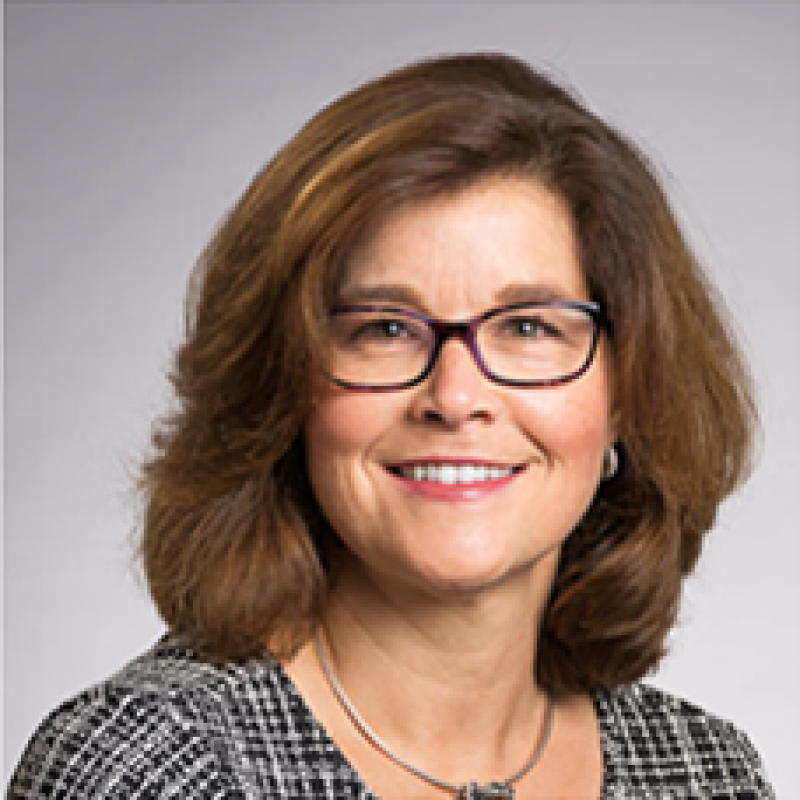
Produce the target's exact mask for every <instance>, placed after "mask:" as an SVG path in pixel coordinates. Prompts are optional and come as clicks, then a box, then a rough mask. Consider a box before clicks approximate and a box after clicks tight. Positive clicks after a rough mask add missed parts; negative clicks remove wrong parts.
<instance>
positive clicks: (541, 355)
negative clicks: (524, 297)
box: [478, 305, 595, 382]
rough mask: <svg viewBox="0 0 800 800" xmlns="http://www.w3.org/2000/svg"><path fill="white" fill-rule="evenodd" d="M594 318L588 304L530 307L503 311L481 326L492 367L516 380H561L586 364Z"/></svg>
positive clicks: (482, 343) (484, 351)
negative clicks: (582, 305) (587, 306)
mask: <svg viewBox="0 0 800 800" xmlns="http://www.w3.org/2000/svg"><path fill="white" fill-rule="evenodd" d="M594 332H595V327H594V320H593V318H592V316H591V314H590V313H589V312H588V311H587V310H586V309H583V308H580V307H572V306H566V305H530V306H523V307H516V308H513V309H508V310H505V311H500V312H498V313H496V314H493V315H492V316H491V317H489V318H488V319H486V320H485V321H484V322H483V324H482V325H481V326H480V328H479V330H478V349H479V350H480V352H481V355H482V356H483V360H484V363H485V365H486V368H487V369H488V370H489V371H490V372H491V373H493V374H494V375H496V376H497V377H499V378H503V379H505V380H510V381H542V382H549V381H558V380H563V379H564V378H568V377H570V376H572V375H574V374H575V373H577V372H579V371H580V370H581V369H583V368H584V366H585V365H586V363H587V361H588V360H589V357H590V355H591V353H592V347H593V344H594Z"/></svg>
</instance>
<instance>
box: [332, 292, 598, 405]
mask: <svg viewBox="0 0 800 800" xmlns="http://www.w3.org/2000/svg"><path fill="white" fill-rule="evenodd" d="M520 308H570V309H575V310H577V311H583V312H585V313H586V314H588V315H589V316H590V317H591V318H592V345H591V347H590V348H589V353H588V355H587V356H586V360H585V361H584V362H583V364H582V365H581V366H580V367H579V368H578V369H576V370H575V371H574V372H571V373H569V374H568V375H563V376H561V377H558V378H550V379H547V380H535V381H521V380H512V379H509V378H501V377H500V376H499V375H495V374H494V373H493V372H492V371H491V370H490V369H489V368H488V367H487V366H486V363H485V362H484V360H483V357H482V356H481V352H480V350H479V349H478V342H477V331H478V327H479V326H480V325H482V324H483V323H484V322H485V321H486V320H487V319H491V318H492V317H494V316H496V315H497V314H501V313H503V312H505V311H515V310H517V309H520ZM351 311H367V312H369V311H389V312H391V313H393V314H400V315H401V316H404V317H410V318H411V319H416V320H419V321H420V322H424V323H425V324H426V325H427V326H428V327H429V328H430V329H431V330H432V331H433V335H434V337H435V341H434V345H433V350H432V351H431V355H430V358H429V359H428V363H427V364H426V365H425V368H424V369H423V370H422V372H420V374H419V375H417V377H416V378H412V379H411V380H409V381H405V382H403V383H388V384H378V385H373V384H366V383H351V382H350V381H344V380H341V379H340V378H336V377H335V376H333V375H328V380H330V381H331V382H332V383H335V384H336V385H337V386H342V387H343V388H345V389H351V390H353V391H356V392H394V391H398V390H400V389H409V388H411V387H412V386H417V385H418V384H420V383H422V381H424V380H425V379H426V378H427V377H428V375H430V374H431V372H432V370H433V368H434V366H435V364H436V361H437V360H438V358H439V354H440V353H441V351H442V347H444V343H445V342H446V341H447V340H448V339H450V338H451V337H453V336H455V337H456V338H458V339H461V341H462V342H464V344H465V345H466V346H467V348H468V349H469V352H470V353H471V355H472V358H473V360H474V361H475V363H476V364H477V365H478V368H479V369H480V371H481V373H482V374H483V375H485V376H486V377H487V378H488V379H489V380H490V381H493V382H494V383H497V384H500V385H501V386H516V387H518V388H534V387H538V386H560V385H561V384H564V383H569V382H570V381H573V380H575V379H576V378H579V377H580V376H581V375H583V373H584V372H586V370H587V369H589V366H590V365H591V363H592V361H593V360H594V355H595V352H596V350H597V334H598V332H599V330H600V329H601V328H602V329H604V330H608V329H609V328H610V324H609V321H608V317H607V316H606V313H605V312H604V311H603V309H602V307H601V306H600V305H599V304H598V303H591V302H584V301H581V300H550V301H546V302H540V303H514V304H512V305H509V306H501V307H499V308H492V309H489V311H485V312H484V313H483V314H480V315H479V316H477V317H474V318H473V319H468V320H464V321H463V322H446V321H445V320H441V319H436V318H435V317H429V316H428V315H427V314H423V313H421V312H419V311H412V310H410V309H408V308H396V307H393V306H384V305H343V306H335V307H334V308H333V309H331V314H332V315H335V314H342V313H348V312H351Z"/></svg>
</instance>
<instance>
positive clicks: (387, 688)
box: [285, 178, 614, 798]
mask: <svg viewBox="0 0 800 800" xmlns="http://www.w3.org/2000/svg"><path fill="white" fill-rule="evenodd" d="M387 291H390V292H391V293H394V294H397V292H402V294H403V296H404V298H405V303H404V305H407V306H409V307H411V308H414V309H416V310H420V311H423V312H425V313H428V314H430V315H432V316H436V317H439V318H441V319H447V320H461V319H466V318H469V317H472V316H475V315H477V314H480V313H482V312H484V311H485V310H487V309H489V308H492V307H496V306H498V305H503V304H505V303H507V302H510V301H513V300H515V299H518V297H519V296H520V293H523V294H524V295H525V297H528V296H530V297H536V296H542V295H548V296H550V295H555V296H558V297H563V298H565V299H575V300H586V299H589V298H588V295H587V289H586V285H585V281H584V278H583V274H582V271H581V268H580V264H579V261H578V255H577V246H576V242H575V237H574V233H573V229H572V225H571V221H570V218H569V216H568V214H567V212H566V210H565V208H564V206H563V204H562V203H561V202H560V200H559V199H558V198H557V197H555V196H554V195H552V194H550V193H549V192H548V191H546V190H545V189H544V188H542V187H541V186H539V185H538V184H536V183H535V182H533V181H528V180H523V179H512V178H504V179H499V178H497V179H491V180H485V181H483V182H481V183H479V184H477V185H476V186H473V187H471V188H469V189H467V190H465V191H463V192H461V193H459V194H456V195H455V196H450V197H447V198H443V199H437V200H436V201H432V202H430V203H427V204H424V205H419V206H414V207H411V208H408V209H404V210H402V211H399V212H398V213H397V214H395V215H394V216H393V217H392V218H390V219H389V220H388V222H387V223H386V224H385V225H384V226H383V227H382V228H381V229H380V230H379V231H378V233H377V234H376V235H375V237H373V239H372V240H370V241H369V242H368V243H367V244H366V245H365V246H364V247H362V248H361V249H360V250H359V251H358V252H357V253H356V254H355V256H354V258H353V259H352V263H351V265H350V268H349V270H348V274H347V277H346V280H345V282H344V285H343V287H342V297H343V298H344V299H345V300H350V299H351V298H358V297H361V296H362V295H363V294H364V292H368V293H369V294H370V295H374V294H375V292H387ZM613 440H614V431H613V426H612V423H611V401H610V382H609V368H608V363H607V354H606V350H605V346H604V342H603V341H602V337H601V341H600V343H599V347H598V351H597V354H596V356H595V360H594V362H593V363H592V366H591V367H590V368H589V370H588V371H587V372H586V373H585V374H584V375H583V376H581V377H580V378H578V379H577V380H575V381H573V382H571V383H568V384H565V385H562V386H558V387H549V388H536V389H521V388H510V387H504V386H499V385H497V384H495V383H492V382H491V381H489V380H488V379H487V378H485V377H484V376H483V375H482V374H481V372H480V371H479V369H478V367H477V366H476V364H475V362H474V361H473V360H472V357H471V355H470V353H469V351H468V349H467V348H466V346H465V345H464V344H463V343H462V342H460V341H458V340H454V339H451V340H450V341H448V343H447V344H446V345H445V346H444V349H443V351H442V353H441V355H440V358H439V361H438V362H437V365H436V367H435V369H434V371H433V373H432V374H431V376H430V377H429V378H428V379H427V380H426V381H425V382H424V383H422V384H420V385H419V386H415V387H412V388H409V389H405V390H402V391H394V392H386V393H359V392H353V391H349V390H347V389H342V388H340V387H337V386H335V385H333V384H332V383H330V382H329V381H327V380H325V379H321V380H320V381H319V383H318V387H317V391H316V396H315V399H314V407H313V411H312V414H311V417H310V420H309V423H308V427H307V431H306V447H307V460H308V469H309V475H310V479H311V483H312V486H313V489H314V492H315V494H316V497H317V499H318V501H319V503H320V507H321V508H322V510H323V512H324V513H325V515H326V516H327V518H328V520H329V521H330V523H331V525H332V526H333V528H334V529H335V530H336V531H337V532H338V533H339V535H340V537H341V538H342V540H343V541H344V542H345V544H346V545H347V550H348V556H347V558H346V559H345V561H344V563H343V565H342V567H341V570H340V572H339V573H338V574H337V578H336V581H335V584H334V587H333V589H332V592H331V595H330V598H329V602H328V605H327V607H326V612H325V621H324V626H323V629H324V636H325V641H326V646H327V648H328V652H329V658H330V660H331V662H332V665H333V669H334V671H335V673H336V675H337V677H338V679H339V681H340V682H341V684H342V686H343V687H344V689H345V691H346V692H347V693H348V695H349V697H350V698H351V700H352V701H353V703H354V704H355V706H356V708H358V709H359V711H360V713H361V714H362V716H363V717H364V718H365V719H366V720H367V722H368V723H369V724H370V726H371V727H372V728H373V730H375V731H376V732H377V733H378V735H379V736H380V737H381V738H382V739H383V740H384V741H385V742H387V743H388V744H389V745H390V746H391V747H392V749H394V750H395V752H397V753H399V754H401V755H402V756H403V757H404V758H406V759H407V760H409V761H411V762H412V763H414V764H415V765H416V766H418V767H420V768H422V769H424V770H425V771H427V772H430V773H431V774H433V775H436V776H437V777H440V778H442V779H444V780H448V781H452V782H464V781H468V780H472V779H474V780H479V781H481V782H487V781H489V780H496V779H502V778H506V777H508V776H510V775H511V774H513V773H515V772H516V771H517V770H518V769H519V768H520V767H521V766H522V765H523V764H524V763H525V762H526V761H527V759H528V758H529V757H530V755H531V753H532V752H533V750H534V749H535V746H536V744H537V742H538V739H539V737H540V735H541V728H542V721H543V718H544V713H545V707H546V697H545V693H544V692H543V690H542V689H541V687H539V686H537V684H536V682H535V680H534V677H533V676H534V668H533V665H534V663H535V658H536V648H537V631H538V628H539V623H540V620H541V616H542V614H543V611H544V608H545V606H546V603H547V598H548V596H549V592H550V588H551V586H552V581H553V578H554V574H555V570H556V567H557V563H558V556H559V552H560V549H561V547H562V545H563V543H564V541H565V540H566V538H567V537H568V536H569V534H570V531H571V530H572V529H573V527H574V526H575V524H576V522H577V521H578V520H579V519H580V517H581V516H582V515H583V514H584V512H585V511H586V509H587V508H588V506H589V505H590V504H591V502H592V499H593V497H594V494H595V492H596V490H597V487H598V485H599V482H600V479H601V472H602V463H603V453H604V451H605V449H606V448H607V447H608V446H609V445H610V444H611V443H612V442H613ZM437 458H438V459H445V460H446V459H467V460H476V461H490V462H492V463H497V464H502V465H513V466H514V467H515V468H517V469H518V472H517V473H516V474H515V475H514V477H513V479H511V480H509V481H506V482H503V484H502V485H498V488H495V489H492V490H490V491H473V492H470V491H468V490H467V489H465V490H464V491H463V492H459V491H454V492H451V493H449V494H446V496H444V497H442V496H430V494H426V493H425V492H420V491H417V490H415V488H414V487H413V486H412V487H409V486H408V485H407V482H404V481H401V480H398V479H397V477H396V476H395V475H393V474H392V473H391V472H390V471H389V469H388V468H387V466H388V465H391V464H396V463H398V462H407V461H424V462H427V461H430V460H432V459H437ZM285 666H286V669H287V671H288V672H289V675H290V676H291V677H292V678H293V680H294V681H295V683H296V684H297V685H298V688H299V689H300V691H301V693H302V694H303V695H304V697H305V698H306V700H307V702H308V704H309V706H310V707H311V709H312V710H313V711H314V713H315V714H316V715H317V717H318V718H319V720H320V722H321V723H322V724H323V725H324V726H325V727H326V728H327V729H328V731H329V733H330V734H331V735H332V737H333V738H334V740H335V741H336V742H337V744H338V745H339V746H340V748H341V749H342V751H343V752H344V753H345V755H346V756H347V757H348V758H349V759H350V760H351V763H353V765H354V766H355V768H356V769H357V771H358V772H359V773H360V774H361V775H362V777H363V778H364V779H365V780H366V782H367V783H368V784H369V785H370V787H371V788H372V789H373V790H374V791H376V792H377V793H379V794H380V795H381V796H382V797H406V798H408V797H442V796H445V795H443V794H442V792H441V791H440V790H438V789H435V788H434V787H431V786H430V785H428V784H427V783H425V782H423V781H420V780H419V779H418V778H415V777H413V776H411V775H409V773H407V772H406V771H405V770H403V769H401V768H399V767H397V765H396V764H394V763H393V762H392V761H391V760H389V759H387V758H386V757H385V756H383V755H382V754H380V753H378V752H376V751H375V750H374V749H373V748H372V747H371V746H370V745H369V743H368V742H367V741H366V740H365V739H364V737H363V736H362V735H361V734H360V733H359V732H358V731H357V730H356V729H355V727H354V726H353V724H352V721H351V720H350V719H349V718H348V717H347V715H346V714H345V713H344V712H343V711H342V709H341V707H340V706H339V704H338V703H337V701H336V699H335V698H334V697H333V695H332V693H331V690H330V687H329V685H328V683H327V681H326V680H325V678H324V676H323V675H322V673H321V672H320V667H319V663H318V661H317V658H316V655H315V653H314V651H313V645H311V644H309V645H307V646H306V647H305V648H303V649H302V650H301V651H300V653H299V654H298V655H297V657H296V658H295V659H294V660H293V661H291V662H289V663H288V664H286V665H285ZM601 785H602V752H601V747H600V741H599V733H598V730H597V725H596V720H595V717H594V712H593V708H592V703H591V700H590V698H588V697H573V698H566V699H563V700H560V701H559V702H558V704H557V708H556V717H555V725H554V730H553V735H552V738H551V740H550V742H549V744H548V747H547V749H546V751H545V754H544V757H543V758H542V760H541V761H540V762H539V764H538V765H537V766H536V767H535V768H534V770H533V771H532V772H531V773H529V774H528V775H527V776H526V777H525V779H523V780H522V781H520V782H519V783H517V784H515V788H516V790H517V796H518V797H521V798H534V797H597V796H599V794H600V790H601Z"/></svg>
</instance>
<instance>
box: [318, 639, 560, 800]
mask: <svg viewBox="0 0 800 800" xmlns="http://www.w3.org/2000/svg"><path fill="white" fill-rule="evenodd" d="M314 644H315V646H316V648H317V655H318V657H319V661H320V664H321V665H322V669H323V671H324V673H325V677H326V678H327V679H328V683H330V685H331V688H332V689H333V693H334V694H335V695H336V697H337V699H338V700H339V702H340V703H341V704H342V706H343V707H344V709H345V711H346V712H347V713H348V714H349V715H350V718H351V719H352V720H353V722H354V723H355V725H356V727H357V728H358V729H359V730H360V731H361V733H363V734H364V736H365V737H366V738H367V739H369V741H370V742H372V744H373V745H375V747H377V748H378V750H380V751H381V752H382V753H383V754H384V755H386V756H388V757H389V758H390V759H392V761H394V762H395V763H397V764H399V765H400V766H401V767H403V768H404V769H406V770H407V771H408V772H411V773H412V774H414V775H416V776H417V777H418V778H422V780H424V781H427V782H428V783H432V784H433V785H434V786H438V787H439V788H440V789H446V790H448V791H451V792H453V794H454V797H455V798H456V800H491V798H497V800H514V797H515V794H516V792H515V790H514V788H513V786H512V784H515V783H516V782H517V781H518V780H520V779H521V778H522V777H524V776H525V775H527V774H528V772H530V771H531V770H532V769H533V767H534V766H535V765H536V763H537V762H538V761H539V759H540V758H541V757H542V753H544V749H545V747H547V743H548V742H549V741H550V733H551V732H552V729H553V713H554V703H553V698H552V697H551V696H550V695H549V694H548V695H547V710H546V712H545V720H544V731H543V733H542V740H541V742H540V743H539V746H538V747H537V748H536V752H535V753H534V754H533V756H532V757H531V759H530V761H528V763H527V764H525V766H524V767H523V768H522V769H521V770H520V771H519V772H517V773H515V774H514V775H512V776H511V777H510V778H507V779H506V780H505V781H497V782H493V783H487V784H483V785H481V784H479V783H478V782H477V781H470V782H469V783H464V784H461V785H459V784H455V783H448V782H447V781H442V780H439V779H438V778H434V777H433V776H432V775H428V773H427V772H423V770H421V769H419V768H418V767H415V766H414V765H413V764H410V763H409V762H408V761H406V760H405V759H403V758H400V756H398V755H397V753H395V752H393V751H392V750H390V749H389V747H388V746H387V745H386V744H384V742H383V741H381V740H380V739H379V738H378V736H377V734H376V733H375V732H374V731H373V730H372V728H370V727H369V725H367V723H366V722H365V721H364V719H363V718H362V717H361V715H360V714H359V713H358V711H356V708H355V706H354V705H353V704H352V703H351V702H350V698H349V697H348V696H347V695H346V694H345V692H344V689H342V687H341V685H340V684H339V681H338V680H336V676H335V675H334V674H333V670H332V669H331V665H330V663H329V661H328V657H327V655H326V654H325V648H324V647H323V646H322V639H321V637H320V634H319V630H317V631H316V632H315V633H314Z"/></svg>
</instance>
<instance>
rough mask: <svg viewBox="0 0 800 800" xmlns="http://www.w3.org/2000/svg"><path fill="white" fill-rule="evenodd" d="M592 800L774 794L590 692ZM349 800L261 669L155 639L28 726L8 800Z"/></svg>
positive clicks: (722, 737)
mask: <svg viewBox="0 0 800 800" xmlns="http://www.w3.org/2000/svg"><path fill="white" fill-rule="evenodd" d="M594 699H595V708H596V711H597V717H598V720H599V723H600V730H601V733H602V739H603V751H604V758H605V776H604V783H605V787H604V793H603V796H604V798H608V799H609V800H610V798H614V800H617V799H619V800H634V798H635V800H648V799H649V798H652V799H653V800H656V799H657V800H666V799H667V798H674V799H675V800H677V798H703V800H708V799H709V798H713V799H714V800H723V799H727V798H737V800H745V799H747V800H757V799H758V800H760V799H761V798H774V793H773V791H772V789H771V788H770V785H769V783H768V781H767V779H766V777H765V775H764V771H763V768H762V766H761V762H760V760H759V757H758V755H757V753H756V751H755V750H754V749H753V747H752V745H751V744H750V742H749V741H748V739H747V737H746V736H745V735H744V734H743V733H741V732H740V731H739V730H737V729H736V728H735V727H733V726H732V725H731V724H729V723H727V722H724V721H722V720H719V719H717V718H716V717H713V716H711V715H709V714H706V713H704V712H703V711H700V710H699V709H697V708H695V707H693V706H691V705H689V704H687V703H685V702H682V701H680V700H677V699H675V698H672V697H670V696H668V695H665V694H664V693H662V692H660V691H658V690H656V689H653V688H649V687H645V686H642V685H638V684H637V685H632V686H622V687H617V688H612V689H603V690H599V691H597V692H595V696H594ZM45 797H46V798H50V797H53V798H55V797H58V798H80V799H81V800H90V799H91V798H118V799H120V800H121V798H125V799H126V800H131V799H136V800H145V798H189V797H191V798H218V799H219V800H222V798H225V800H244V799H245V798H248V799H249V798H274V797H280V798H299V799H303V798H308V799H310V798H314V800H319V799H320V798H330V800H334V799H335V800H342V799H343V798H358V799H359V800H374V798H375V795H374V794H373V793H372V792H370V790H369V789H368V788H367V786H366V785H365V784H364V782H363V781H362V779H361V778H360V777H359V775H358V774H357V772H356V771H355V770H354V769H353V767H352V766H351V765H350V764H349V763H348V762H347V760H346V759H345V757H344V756H343V755H342V753H341V752H339V750H338V749H337V747H336V745H335V744H334V743H333V742H332V741H331V739H330V738H329V736H328V735H327V733H326V732H325V730H324V729H323V728H322V727H321V726H320V724H319V723H318V722H317V721H316V719H315V718H314V716H313V715H312V713H311V711H310V710H309V709H308V707H307V706H306V704H305V703H304V701H303V699H302V697H300V695H299V694H298V692H297V690H296V689H295V687H294V686H293V684H292V683H291V681H290V680H289V678H288V677H287V675H286V673H285V672H284V671H283V670H282V669H281V667H280V665H279V664H277V663H274V662H271V661H268V660H267V661H253V662H249V663H247V664H244V665H230V666H227V667H224V668H217V667H214V666H212V665H210V664H208V663H206V662H204V661H202V660H201V659H200V658H198V656H197V655H196V654H195V653H194V652H193V651H192V650H191V649H189V648H187V647H184V646H183V645H182V644H181V643H180V641H179V640H177V639H176V638H174V637H169V636H167V637H165V638H164V639H162V640H161V642H159V643H158V644H157V645H156V646H155V647H154V648H153V649H152V650H151V651H149V652H147V653H145V654H144V655H143V656H141V657H140V658H138V659H137V660H135V661H133V662H132V663H131V664H129V665H128V666H127V667H125V668H124V669H123V670H122V671H121V672H120V673H119V674H117V675H116V676H115V677H113V678H111V679H110V680H108V681H107V682H105V683H103V684H101V685H99V686H97V687H95V688H93V689H89V690H88V691H86V692H83V693H82V694H80V695H79V696H78V697H76V698H75V699H73V700H70V701H68V702H67V703H65V704H64V705H62V706H61V707H60V708H59V709H57V710H56V711H55V712H53V713H52V714H51V715H50V716H49V717H48V718H47V719H46V720H45V721H44V722H43V723H42V725H41V726H40V728H39V729H38V731H37V732H36V734H35V735H34V736H33V738H32V739H31V741H30V743H29V744H28V747H27V749H26V751H25V753H24V755H23V757H22V760H21V762H20V764H19V765H18V767H17V769H16V772H15V774H14V776H13V777H12V780H11V784H10V787H9V789H8V798H12V799H13V800H16V799H17V798H45Z"/></svg>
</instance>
